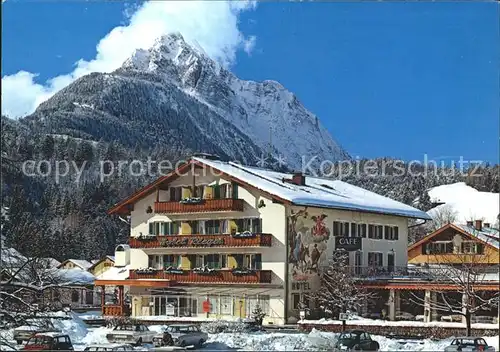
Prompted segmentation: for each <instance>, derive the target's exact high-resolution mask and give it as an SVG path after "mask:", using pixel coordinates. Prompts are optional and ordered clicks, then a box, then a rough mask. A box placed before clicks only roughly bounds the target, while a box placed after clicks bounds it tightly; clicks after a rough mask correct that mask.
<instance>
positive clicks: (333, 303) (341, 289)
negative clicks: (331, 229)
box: [306, 251, 376, 317]
mask: <svg viewBox="0 0 500 352" xmlns="http://www.w3.org/2000/svg"><path fill="white" fill-rule="evenodd" d="M347 259H348V253H347V252H345V251H335V252H334V255H333V257H332V260H331V261H330V262H329V264H328V266H326V267H323V268H321V270H320V272H319V274H320V283H321V287H320V289H319V290H317V291H315V292H311V293H308V294H306V297H307V298H308V299H310V300H314V301H316V302H317V304H318V305H319V308H321V309H322V310H323V311H324V312H325V313H326V314H327V315H329V316H330V317H333V316H335V315H336V314H337V313H342V312H347V311H355V312H358V311H359V309H360V308H361V307H362V306H363V305H364V304H365V302H366V301H367V300H372V299H375V298H376V295H375V294H374V293H373V292H368V291H367V290H365V289H363V287H362V286H361V285H359V281H358V280H357V278H356V276H355V275H354V274H353V272H352V268H351V267H349V266H347V265H346V264H347V263H348V260H347Z"/></svg>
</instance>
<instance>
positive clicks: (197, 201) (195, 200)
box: [179, 198, 203, 204]
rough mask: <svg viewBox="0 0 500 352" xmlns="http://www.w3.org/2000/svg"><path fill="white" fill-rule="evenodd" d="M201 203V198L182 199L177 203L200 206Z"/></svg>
mask: <svg viewBox="0 0 500 352" xmlns="http://www.w3.org/2000/svg"><path fill="white" fill-rule="evenodd" d="M202 201H203V199H201V198H184V199H181V200H180V201H179V203H181V204H200V203H201V202H202Z"/></svg>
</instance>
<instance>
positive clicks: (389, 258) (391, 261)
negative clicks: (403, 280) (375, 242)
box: [387, 252, 394, 273]
mask: <svg viewBox="0 0 500 352" xmlns="http://www.w3.org/2000/svg"><path fill="white" fill-rule="evenodd" d="M387 271H388V272H390V273H392V272H394V252H390V253H387Z"/></svg>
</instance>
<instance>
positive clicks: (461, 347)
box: [444, 336, 495, 352]
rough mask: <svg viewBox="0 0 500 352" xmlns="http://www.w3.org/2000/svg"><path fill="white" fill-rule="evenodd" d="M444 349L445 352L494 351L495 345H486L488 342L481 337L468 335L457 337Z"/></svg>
mask: <svg viewBox="0 0 500 352" xmlns="http://www.w3.org/2000/svg"><path fill="white" fill-rule="evenodd" d="M444 350H445V352H454V351H464V352H465V351H472V352H477V351H485V352H495V347H493V346H488V344H487V343H486V341H485V340H484V339H483V338H482V337H470V336H469V337H457V338H456V339H454V340H453V341H452V342H451V344H450V345H449V346H448V347H446V348H445V349H444Z"/></svg>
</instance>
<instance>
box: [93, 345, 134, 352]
mask: <svg viewBox="0 0 500 352" xmlns="http://www.w3.org/2000/svg"><path fill="white" fill-rule="evenodd" d="M84 351H134V347H133V346H132V345H127V344H120V343H101V344H98V345H90V346H87V347H85V349H84Z"/></svg>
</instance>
